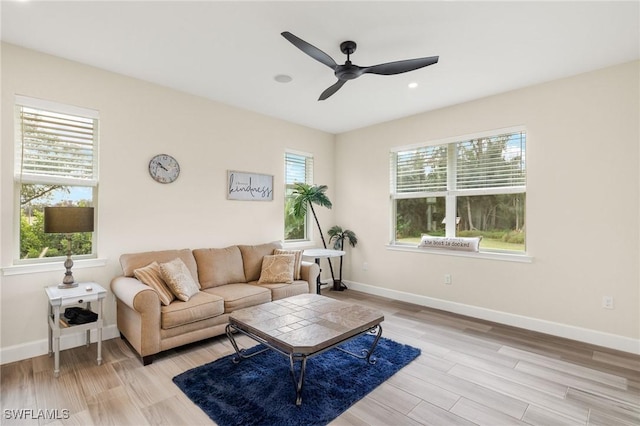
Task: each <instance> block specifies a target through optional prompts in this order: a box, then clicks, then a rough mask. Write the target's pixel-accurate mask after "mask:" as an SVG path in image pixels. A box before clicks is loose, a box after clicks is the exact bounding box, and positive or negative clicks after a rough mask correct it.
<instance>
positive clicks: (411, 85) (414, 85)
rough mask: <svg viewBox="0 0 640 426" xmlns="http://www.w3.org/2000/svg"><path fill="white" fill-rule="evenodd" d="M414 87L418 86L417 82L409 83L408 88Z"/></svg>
mask: <svg viewBox="0 0 640 426" xmlns="http://www.w3.org/2000/svg"><path fill="white" fill-rule="evenodd" d="M416 87H418V83H416V82H415V81H412V82H411V83H409V89H415V88H416Z"/></svg>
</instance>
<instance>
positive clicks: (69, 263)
mask: <svg viewBox="0 0 640 426" xmlns="http://www.w3.org/2000/svg"><path fill="white" fill-rule="evenodd" d="M69 245H71V243H69ZM64 267H65V268H66V270H67V272H65V273H64V279H63V280H62V283H61V284H58V288H73V287H78V283H77V282H75V280H74V279H73V273H72V272H71V268H73V260H71V248H69V251H68V252H67V260H65V261H64Z"/></svg>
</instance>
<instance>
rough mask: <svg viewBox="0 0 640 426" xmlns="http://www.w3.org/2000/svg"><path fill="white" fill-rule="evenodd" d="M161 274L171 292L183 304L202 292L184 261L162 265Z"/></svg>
mask: <svg viewBox="0 0 640 426" xmlns="http://www.w3.org/2000/svg"><path fill="white" fill-rule="evenodd" d="M160 272H161V273H162V279H163V280H164V282H166V283H167V286H168V287H169V289H171V292H172V293H173V294H175V295H176V297H177V298H178V299H180V300H182V301H183V302H186V301H188V300H189V299H190V298H191V296H193V295H194V294H196V293H198V291H200V290H199V289H198V284H196V282H195V280H194V279H193V277H192V276H191V273H189V268H187V265H185V264H184V262H183V261H182V259H179V258H176V259H173V260H172V261H170V262H166V263H161V264H160Z"/></svg>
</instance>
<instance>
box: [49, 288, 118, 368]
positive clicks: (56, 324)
mask: <svg viewBox="0 0 640 426" xmlns="http://www.w3.org/2000/svg"><path fill="white" fill-rule="evenodd" d="M45 291H46V292H47V296H48V297H49V308H48V310H47V324H48V329H49V333H48V334H49V356H51V354H52V353H53V354H54V368H53V375H54V376H55V377H58V376H59V375H60V336H64V335H66V334H69V333H74V332H78V331H86V333H87V347H88V346H89V344H90V340H89V339H90V335H91V330H92V329H94V328H95V329H96V330H97V332H98V365H100V364H102V325H103V323H102V301H103V300H104V298H105V297H106V295H107V291H106V290H105V289H104V288H103V287H102V286H100V285H99V284H97V283H94V282H86V283H79V284H78V286H77V287H73V288H58V286H57V285H55V286H51V287H45ZM91 302H98V309H97V310H98V312H96V313H97V314H98V319H97V320H96V321H94V322H89V323H86V324H77V325H68V326H67V324H64V325H63V326H61V323H60V309H61V308H64V307H67V306H72V305H82V304H85V303H86V308H87V309H91Z"/></svg>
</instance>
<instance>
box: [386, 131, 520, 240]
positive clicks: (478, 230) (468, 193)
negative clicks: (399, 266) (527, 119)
mask: <svg viewBox="0 0 640 426" xmlns="http://www.w3.org/2000/svg"><path fill="white" fill-rule="evenodd" d="M495 133H498V132H495ZM525 147H526V134H525V132H524V131H523V130H514V131H508V132H503V133H499V134H489V135H483V136H479V137H472V138H468V139H466V140H459V141H452V142H448V143H444V144H440V145H420V146H412V147H408V148H398V149H397V150H393V151H392V152H391V199H392V208H393V211H394V217H395V220H394V224H393V228H394V229H393V237H392V244H411V245H417V244H418V243H419V242H420V238H421V236H422V235H424V234H428V235H432V236H446V237H456V236H457V237H471V236H474V237H475V236H482V242H481V244H480V250H481V251H515V252H524V251H525V202H526V167H525V164H526V163H525Z"/></svg>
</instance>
